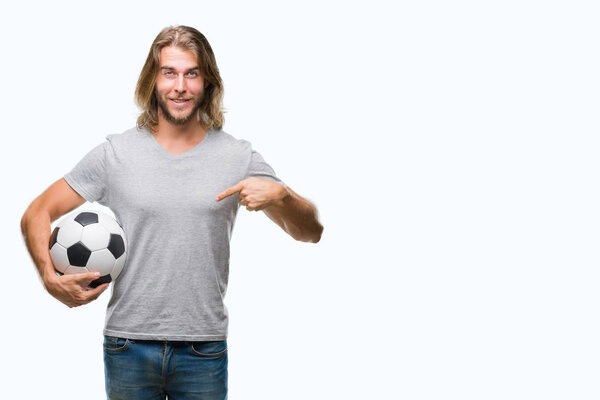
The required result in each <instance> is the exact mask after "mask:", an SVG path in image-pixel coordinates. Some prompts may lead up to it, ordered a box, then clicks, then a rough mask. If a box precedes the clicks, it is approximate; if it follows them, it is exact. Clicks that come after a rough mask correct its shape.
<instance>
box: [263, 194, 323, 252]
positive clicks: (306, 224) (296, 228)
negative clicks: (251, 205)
mask: <svg viewBox="0 0 600 400" xmlns="http://www.w3.org/2000/svg"><path fill="white" fill-rule="evenodd" d="M284 189H285V188H284ZM287 192H288V194H287V195H285V196H284V197H283V198H282V199H280V200H278V201H275V202H274V204H272V205H270V206H269V207H267V208H265V209H263V212H264V213H265V214H266V215H267V217H269V218H270V219H271V220H272V221H273V222H275V223H276V224H277V225H279V226H280V227H281V229H283V230H284V231H286V232H287V233H288V234H289V235H290V236H291V237H293V238H294V239H296V240H299V241H302V242H311V243H318V242H319V241H320V240H321V234H322V233H323V225H321V223H320V222H319V219H318V211H317V208H316V207H315V205H314V204H312V203H311V202H310V201H308V200H306V199H305V198H303V197H302V196H300V195H299V194H297V193H296V192H294V191H293V190H292V188H290V187H288V188H287Z"/></svg>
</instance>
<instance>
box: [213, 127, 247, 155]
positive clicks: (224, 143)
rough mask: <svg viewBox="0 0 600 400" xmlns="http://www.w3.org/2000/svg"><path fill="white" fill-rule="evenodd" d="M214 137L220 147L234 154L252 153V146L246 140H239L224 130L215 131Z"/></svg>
mask: <svg viewBox="0 0 600 400" xmlns="http://www.w3.org/2000/svg"><path fill="white" fill-rule="evenodd" d="M212 135H213V137H214V139H215V142H217V143H218V145H219V147H221V148H223V149H224V150H226V151H228V152H232V153H234V154H240V155H243V154H249V153H251V152H252V144H251V143H250V142H249V141H247V140H244V139H238V138H236V137H235V136H233V135H231V134H230V133H228V132H225V131H224V130H222V129H220V130H214V131H212Z"/></svg>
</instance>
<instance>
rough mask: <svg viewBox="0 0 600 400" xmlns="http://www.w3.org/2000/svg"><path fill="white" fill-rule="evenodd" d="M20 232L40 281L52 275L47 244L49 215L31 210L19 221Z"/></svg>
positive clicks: (44, 280)
mask: <svg viewBox="0 0 600 400" xmlns="http://www.w3.org/2000/svg"><path fill="white" fill-rule="evenodd" d="M21 232H22V234H23V239H24V240H25V245H26V246H27V250H28V251H29V255H30V256H31V259H32V260H33V263H34V264H35V266H36V268H37V270H38V272H39V274H40V278H41V279H42V281H43V282H44V284H45V282H46V279H47V278H48V277H49V276H51V275H50V274H54V273H55V272H54V267H53V265H52V260H51V259H50V252H49V249H48V243H49V241H50V215H49V214H48V213H47V212H44V211H41V210H36V209H35V208H34V209H32V208H31V207H30V208H29V209H28V210H27V211H26V212H25V215H23V218H22V219H21Z"/></svg>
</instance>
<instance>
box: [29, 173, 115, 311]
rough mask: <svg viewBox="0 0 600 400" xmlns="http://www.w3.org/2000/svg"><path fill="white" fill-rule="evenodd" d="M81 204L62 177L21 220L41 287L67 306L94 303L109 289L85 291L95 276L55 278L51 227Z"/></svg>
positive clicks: (81, 198) (30, 207)
mask: <svg viewBox="0 0 600 400" xmlns="http://www.w3.org/2000/svg"><path fill="white" fill-rule="evenodd" d="M83 203H85V199H84V198H83V197H81V196H80V195H79V194H78V193H77V192H76V191H74V190H73V188H71V186H69V184H68V183H67V182H66V181H65V180H64V179H63V178H61V179H59V180H58V181H56V182H54V183H53V184H52V185H51V186H50V187H49V188H48V189H46V191H45V192H44V193H42V194H41V195H40V196H38V197H37V198H36V199H35V200H34V201H33V202H32V203H31V204H30V205H29V207H28V208H27V210H26V211H25V213H24V214H23V217H22V218H21V232H22V233H23V239H24V240H25V244H26V246H27V250H28V251H29V254H30V255H31V258H32V260H33V263H34V264H35V266H36V268H37V270H38V272H39V274H40V277H41V279H42V282H43V283H44V287H45V288H46V290H47V291H48V292H49V293H50V294H51V295H52V296H54V297H55V298H56V299H58V300H60V301H61V302H62V303H64V304H66V305H67V306H69V307H77V306H80V305H83V304H87V303H89V302H90V301H92V300H95V299H96V298H97V297H98V296H100V294H101V293H102V292H103V291H104V289H106V288H107V287H108V284H103V285H100V286H98V287H97V288H95V289H93V290H86V287H87V285H88V284H89V283H90V282H91V281H92V280H94V279H96V278H97V276H96V275H94V273H92V272H90V273H87V274H77V275H63V276H57V275H56V273H55V272H54V266H53V265H52V260H51V259H50V251H49V248H48V243H49V241H50V224H51V223H52V222H53V221H55V220H56V219H58V218H59V217H60V216H62V215H64V214H66V213H68V212H69V211H72V210H73V209H75V208H77V207H79V206H80V205H82V204H83Z"/></svg>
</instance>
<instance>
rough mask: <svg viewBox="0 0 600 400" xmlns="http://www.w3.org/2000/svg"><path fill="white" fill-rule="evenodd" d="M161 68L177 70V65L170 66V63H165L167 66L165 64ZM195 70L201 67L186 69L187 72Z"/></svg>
mask: <svg viewBox="0 0 600 400" xmlns="http://www.w3.org/2000/svg"><path fill="white" fill-rule="evenodd" d="M160 69H161V70H163V69H169V70H173V71H175V70H176V68H175V67H170V66H168V65H165V66H163V67H160ZM194 70H200V67H192V68H190V69H188V70H187V71H185V72H191V71H194Z"/></svg>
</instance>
